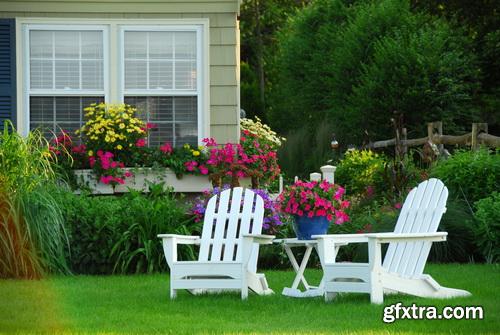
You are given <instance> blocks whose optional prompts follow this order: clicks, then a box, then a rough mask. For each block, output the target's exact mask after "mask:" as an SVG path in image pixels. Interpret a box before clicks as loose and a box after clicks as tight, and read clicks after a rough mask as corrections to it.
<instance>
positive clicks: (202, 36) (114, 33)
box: [16, 17, 210, 144]
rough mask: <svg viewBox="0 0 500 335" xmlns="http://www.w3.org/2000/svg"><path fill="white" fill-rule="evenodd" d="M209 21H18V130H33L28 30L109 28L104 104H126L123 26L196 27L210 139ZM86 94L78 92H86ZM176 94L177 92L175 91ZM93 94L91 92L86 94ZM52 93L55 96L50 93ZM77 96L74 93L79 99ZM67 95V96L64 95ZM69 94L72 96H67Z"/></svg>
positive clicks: (203, 129) (201, 116)
mask: <svg viewBox="0 0 500 335" xmlns="http://www.w3.org/2000/svg"><path fill="white" fill-rule="evenodd" d="M209 23H210V21H209V19H208V18H182V19H113V18H105V19H103V18H47V17H28V18H20V17H18V18H16V36H18V37H19V38H17V39H16V63H17V64H18V66H17V75H16V78H17V93H18V94H17V120H18V125H17V126H18V127H17V130H18V132H19V133H20V134H22V135H25V136H26V135H27V134H28V132H29V130H30V114H29V96H30V95H29V86H28V85H29V41H28V39H27V38H26V32H25V31H26V30H27V29H28V28H27V27H30V26H41V27H43V28H44V29H49V28H50V27H59V28H60V29H61V30H69V29H71V27H79V28H80V29H83V28H85V27H86V28H87V29H88V30H95V29H96V28H95V27H97V26H100V27H106V30H107V31H106V32H105V35H104V41H105V48H104V57H105V58H104V73H105V78H104V91H105V94H104V97H105V102H108V103H121V102H123V94H122V93H123V92H122V89H121V87H122V83H121V80H122V79H121V77H122V76H123V74H122V73H121V71H122V70H123V69H120V68H119V67H120V66H119V64H120V57H121V56H120V55H119V54H120V53H121V51H120V50H121V49H120V45H119V44H120V41H119V40H120V37H119V32H120V29H121V27H130V26H133V27H134V29H137V28H138V27H141V26H143V27H154V28H158V27H165V28H166V29H169V28H172V27H181V28H183V29H186V28H191V29H192V28H193V27H196V28H197V29H198V30H199V33H198V34H197V48H199V49H198V50H197V57H198V58H200V59H198V60H197V62H200V65H198V64H197V66H200V68H199V69H198V70H199V71H200V72H199V73H197V91H198V92H199V95H198V97H199V98H198V99H199V101H198V139H199V141H200V144H202V143H201V139H203V138H205V137H210V53H209V50H210V49H209V43H210V24H209ZM28 35H29V34H28ZM83 92H84V91H81V92H79V93H78V94H80V93H83ZM176 92H178V91H177V90H176ZM87 93H90V92H87ZM51 94H52V93H51ZM78 94H75V95H76V96H78ZM62 95H65V94H62ZM68 95H69V94H68Z"/></svg>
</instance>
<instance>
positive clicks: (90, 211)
mask: <svg viewBox="0 0 500 335" xmlns="http://www.w3.org/2000/svg"><path fill="white" fill-rule="evenodd" d="M57 197H58V201H59V204H60V206H61V209H62V211H63V214H64V217H65V222H66V230H67V233H68V236H69V240H70V243H69V245H70V249H69V250H68V252H67V255H68V261H69V264H70V267H71V270H72V271H73V272H74V273H79V274H111V273H118V274H127V273H151V272H158V271H164V270H166V268H167V264H166V261H165V258H164V255H163V249H162V247H161V241H160V240H159V239H158V238H157V237H156V235H157V234H161V233H179V234H189V235H191V234H193V233H195V232H196V231H197V230H198V227H199V225H198V224H195V223H194V222H193V220H192V218H191V217H189V216H187V214H186V213H187V210H186V208H185V206H184V205H182V201H181V199H178V198H176V197H175V196H174V195H173V193H169V192H166V193H165V192H162V191H160V189H159V188H153V192H151V193H150V194H147V195H143V194H140V193H138V192H130V193H128V194H125V195H123V196H89V195H74V194H72V193H70V192H61V193H59V194H58V195H57ZM180 257H183V258H185V259H187V258H190V257H192V249H190V248H186V249H182V250H181V253H180Z"/></svg>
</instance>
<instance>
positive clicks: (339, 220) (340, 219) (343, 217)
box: [335, 211, 349, 224]
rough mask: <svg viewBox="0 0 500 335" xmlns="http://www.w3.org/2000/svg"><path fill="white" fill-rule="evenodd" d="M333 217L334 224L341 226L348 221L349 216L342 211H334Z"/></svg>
mask: <svg viewBox="0 0 500 335" xmlns="http://www.w3.org/2000/svg"><path fill="white" fill-rule="evenodd" d="M335 217H336V219H335V224H343V223H344V222H348V221H349V216H348V215H347V214H346V213H345V212H343V211H336V212H335Z"/></svg>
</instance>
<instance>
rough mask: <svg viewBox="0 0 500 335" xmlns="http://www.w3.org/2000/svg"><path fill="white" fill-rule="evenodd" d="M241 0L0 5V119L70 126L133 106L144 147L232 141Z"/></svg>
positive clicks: (56, 0) (6, 0) (55, 0)
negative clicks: (85, 112)
mask: <svg viewBox="0 0 500 335" xmlns="http://www.w3.org/2000/svg"><path fill="white" fill-rule="evenodd" d="M240 1H241V0H144V1H141V0H86V1H83V0H49V1H34V0H31V1H28V0H0V121H1V123H2V126H3V120H5V119H11V120H12V121H13V122H14V124H15V126H16V127H17V129H18V131H19V132H21V133H22V134H27V133H28V131H29V130H30V129H34V128H36V127H43V128H44V129H47V130H49V131H56V132H57V131H58V130H59V129H65V130H70V131H72V130H75V129H77V128H79V127H80V126H81V125H82V122H84V120H83V119H82V109H83V108H84V107H85V106H87V105H89V104H90V103H92V102H101V101H105V102H110V103H119V102H125V103H128V104H133V105H136V106H137V107H138V109H139V111H140V115H141V117H142V118H143V119H145V120H147V121H149V122H152V123H155V124H156V125H157V126H158V130H157V131H155V132H153V133H152V134H151V135H150V139H149V140H150V143H151V144H152V145H157V144H159V143H163V142H164V141H170V142H172V143H174V144H175V145H177V146H179V145H182V144H184V143H191V144H196V143H200V142H201V139H202V138H204V137H214V138H215V139H216V140H217V141H218V142H219V143H226V142H237V141H238V139H239V110H240V101H239V27H238V12H239V6H240Z"/></svg>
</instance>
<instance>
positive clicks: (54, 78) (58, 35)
mask: <svg viewBox="0 0 500 335" xmlns="http://www.w3.org/2000/svg"><path fill="white" fill-rule="evenodd" d="M103 64H104V50H103V32H102V31H77V30H54V31H48V30H40V31H38V30H32V31H30V87H31V88H32V89H45V90H53V89H66V90H68V89H69V90H76V89H83V90H103V89H104V69H103Z"/></svg>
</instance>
